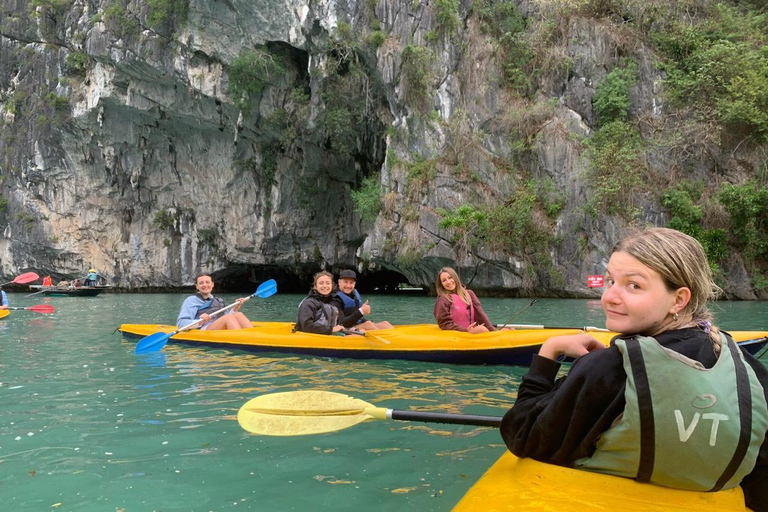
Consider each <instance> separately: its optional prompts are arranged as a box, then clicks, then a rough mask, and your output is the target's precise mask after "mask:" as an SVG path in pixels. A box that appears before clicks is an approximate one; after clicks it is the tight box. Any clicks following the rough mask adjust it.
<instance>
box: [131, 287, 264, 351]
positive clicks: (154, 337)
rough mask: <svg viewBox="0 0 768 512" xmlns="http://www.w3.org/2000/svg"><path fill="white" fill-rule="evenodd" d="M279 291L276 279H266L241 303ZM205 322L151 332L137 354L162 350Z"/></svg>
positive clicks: (142, 341)
mask: <svg viewBox="0 0 768 512" xmlns="http://www.w3.org/2000/svg"><path fill="white" fill-rule="evenodd" d="M276 292H277V283H276V282H275V280H274V279H270V280H269V281H264V282H263V283H261V284H260V285H259V287H258V288H257V289H256V291H255V292H253V294H252V295H249V296H248V297H246V298H245V299H243V301H242V302H241V304H243V303H245V301H247V300H249V299H250V298H251V297H261V298H262V299H264V298H267V297H270V296H272V295H274V294H275V293H276ZM237 304H238V303H237V302H235V303H233V304H230V305H229V306H227V307H224V308H221V309H220V310H218V311H214V312H213V313H211V314H210V316H211V317H214V316H216V315H219V314H221V313H223V312H225V311H227V310H229V309H232V308H233V307H235V306H237ZM202 322H203V320H202V319H200V320H197V321H195V322H192V323H191V324H189V325H185V326H184V327H182V328H181V329H176V330H175V331H173V332H156V333H154V334H150V335H149V336H147V337H145V338H142V339H141V340H140V341H139V342H138V343H137V344H136V350H135V353H136V354H146V353H147V352H155V351H157V350H161V349H162V348H163V347H164V346H165V345H166V343H168V340H169V339H170V338H171V337H172V336H175V335H176V334H179V333H180V332H183V331H188V330H189V329H194V328H195V327H197V326H198V325H200V324H201V323H202Z"/></svg>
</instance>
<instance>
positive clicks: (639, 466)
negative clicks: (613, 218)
mask: <svg viewBox="0 0 768 512" xmlns="http://www.w3.org/2000/svg"><path fill="white" fill-rule="evenodd" d="M718 292H719V288H718V287H717V286H716V285H715V284H714V282H713V280H712V275H711V271H710V267H709V264H708V262H707V258H706V255H705V253H704V250H703V249H702V247H701V244H699V242H697V241H696V240H695V239H694V238H692V237H690V236H688V235H686V234H683V233H681V232H679V231H675V230H672V229H666V228H651V229H646V230H643V231H640V232H638V233H636V234H634V235H632V236H629V237H627V238H625V239H624V240H622V241H620V242H619V243H618V244H616V246H615V247H614V249H613V253H612V254H611V257H610V260H609V262H608V266H607V267H606V288H605V291H604V292H603V296H602V299H601V304H602V307H603V311H604V312H605V315H606V327H607V328H608V329H610V330H612V331H616V332H619V333H622V334H621V335H620V336H617V337H616V338H614V339H613V341H612V342H611V346H610V347H609V348H606V347H605V345H603V344H602V343H601V342H599V341H598V340H596V339H595V338H594V337H592V336H591V335H590V334H586V333H584V334H576V335H571V336H555V337H553V338H550V339H548V340H547V341H546V342H544V344H543V345H542V347H541V349H540V350H539V353H538V355H537V356H534V359H533V361H532V363H531V367H530V370H529V372H528V374H527V375H526V376H525V377H523V380H522V383H521V384H520V387H519V389H518V392H517V401H516V402H515V405H514V406H513V407H512V409H510V410H509V411H508V412H507V414H506V415H505V416H504V419H503V421H502V424H501V436H502V438H503V439H504V441H505V442H506V444H507V447H508V448H509V450H510V451H511V452H512V453H514V454H515V455H517V456H518V457H531V458H534V459H537V460H540V461H543V462H549V463H552V464H558V465H562V466H569V467H575V468H577V469H583V470H587V471H595V472H599V473H607V474H611V475H617V476H623V477H627V478H633V479H636V480H638V481H641V482H650V483H653V484H656V485H661V486H666V487H672V488H676V489H688V490H696V491H717V490H720V489H729V488H732V487H736V486H737V485H741V487H742V488H743V490H744V494H745V498H746V505H747V506H748V507H749V508H751V509H752V510H755V511H757V510H762V511H768V486H766V485H765V482H766V481H768V441H767V440H766V432H767V431H768V405H767V404H768V396H767V395H766V393H767V391H768V369H766V367H765V366H763V364H762V363H760V362H759V361H758V360H757V359H755V358H754V357H752V356H751V355H750V354H749V353H747V352H746V351H744V350H742V349H740V348H739V347H738V346H737V345H736V343H734V341H733V339H731V337H730V336H729V335H728V334H727V333H725V332H723V331H721V330H719V329H718V328H717V327H715V326H714V325H712V315H711V314H710V312H709V309H708V308H707V302H708V301H709V300H710V299H712V298H714V297H715V296H716V295H717V294H718ZM561 355H565V356H569V357H573V358H578V359H577V360H576V361H575V362H574V363H573V365H572V366H571V369H570V371H569V372H568V375H567V376H565V377H562V378H560V379H557V380H555V379H556V377H557V374H558V371H559V369H560V364H559V363H558V362H557V359H558V357H559V356H561Z"/></svg>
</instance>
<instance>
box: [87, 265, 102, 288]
mask: <svg viewBox="0 0 768 512" xmlns="http://www.w3.org/2000/svg"><path fill="white" fill-rule="evenodd" d="M98 280H99V273H98V272H96V271H95V270H94V269H90V270H89V271H88V275H87V276H86V277H85V286H96V281H98Z"/></svg>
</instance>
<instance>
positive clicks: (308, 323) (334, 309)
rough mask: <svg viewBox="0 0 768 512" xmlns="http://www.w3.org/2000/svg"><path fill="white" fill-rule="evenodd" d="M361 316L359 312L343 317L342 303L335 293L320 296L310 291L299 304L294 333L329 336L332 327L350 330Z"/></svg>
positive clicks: (314, 291)
mask: <svg viewBox="0 0 768 512" xmlns="http://www.w3.org/2000/svg"><path fill="white" fill-rule="evenodd" d="M362 316H363V314H362V313H361V312H360V311H359V310H357V311H355V312H354V313H352V314H351V315H347V316H345V315H344V303H343V302H341V299H340V298H338V297H337V296H336V293H335V292H333V293H331V294H330V295H321V294H319V293H318V292H317V291H316V290H314V289H312V290H310V291H309V295H307V297H306V298H305V299H304V300H302V301H301V304H299V316H298V318H297V320H296V327H295V328H294V331H302V332H311V333H315V334H331V332H333V328H334V326H336V325H343V326H344V327H345V328H350V327H352V326H354V325H355V324H356V323H357V321H358V320H360V318H362Z"/></svg>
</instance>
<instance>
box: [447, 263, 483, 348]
mask: <svg viewBox="0 0 768 512" xmlns="http://www.w3.org/2000/svg"><path fill="white" fill-rule="evenodd" d="M435 291H436V292H437V301H436V302H435V320H437V325H439V326H440V329H442V330H444V331H464V332H469V333H472V334H476V333H480V332H488V331H495V330H496V328H495V327H494V326H493V324H492V323H491V321H490V320H489V319H488V315H486V314H485V311H483V307H482V306H481V305H480V300H479V299H478V298H477V295H475V294H474V292H473V291H472V290H469V289H467V288H465V287H464V285H462V284H461V279H459V275H458V274H457V273H456V271H455V270H453V269H452V268H451V267H443V268H441V269H440V272H438V273H437V283H435Z"/></svg>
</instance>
